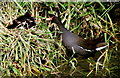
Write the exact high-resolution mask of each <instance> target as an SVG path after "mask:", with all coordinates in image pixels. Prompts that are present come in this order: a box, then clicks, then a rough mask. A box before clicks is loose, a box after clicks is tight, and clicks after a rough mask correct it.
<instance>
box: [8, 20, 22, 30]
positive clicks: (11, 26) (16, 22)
mask: <svg viewBox="0 0 120 78" xmlns="http://www.w3.org/2000/svg"><path fill="white" fill-rule="evenodd" d="M20 24H21V22H20V21H18V20H13V24H12V25H9V26H7V28H8V29H13V28H15V27H17V26H18V25H20Z"/></svg>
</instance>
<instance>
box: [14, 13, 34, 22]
mask: <svg viewBox="0 0 120 78" xmlns="http://www.w3.org/2000/svg"><path fill="white" fill-rule="evenodd" d="M31 17H32V13H31V12H29V11H28V12H26V13H25V14H24V15H22V16H20V17H18V18H17V19H16V20H18V21H20V22H24V21H26V19H29V18H31Z"/></svg>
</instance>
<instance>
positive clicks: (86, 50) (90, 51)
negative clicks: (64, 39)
mask: <svg viewBox="0 0 120 78" xmlns="http://www.w3.org/2000/svg"><path fill="white" fill-rule="evenodd" d="M78 47H79V48H81V49H83V50H85V51H89V52H92V50H88V49H84V48H83V47H80V46H78Z"/></svg>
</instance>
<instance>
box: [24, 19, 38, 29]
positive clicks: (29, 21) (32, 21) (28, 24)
mask: <svg viewBox="0 0 120 78" xmlns="http://www.w3.org/2000/svg"><path fill="white" fill-rule="evenodd" d="M35 25H36V22H35V18H34V17H31V18H29V19H27V20H26V24H25V26H24V27H25V28H26V29H29V28H31V27H32V26H35Z"/></svg>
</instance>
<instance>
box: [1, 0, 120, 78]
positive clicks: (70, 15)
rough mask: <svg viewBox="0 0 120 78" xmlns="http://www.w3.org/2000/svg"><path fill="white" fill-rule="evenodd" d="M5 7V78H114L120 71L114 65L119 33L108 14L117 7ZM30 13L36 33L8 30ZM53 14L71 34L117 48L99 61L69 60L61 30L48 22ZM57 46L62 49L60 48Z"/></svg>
mask: <svg viewBox="0 0 120 78" xmlns="http://www.w3.org/2000/svg"><path fill="white" fill-rule="evenodd" d="M1 5H2V8H1V9H0V10H1V17H2V18H1V19H0V51H1V52H0V65H1V67H0V74H1V76H33V75H34V76H41V75H42V76H48V75H56V76H60V75H61V74H62V75H67V76H68V75H71V76H114V74H115V73H114V72H116V71H117V70H118V69H119V65H118V66H115V64H117V61H116V62H114V60H115V59H116V57H118V55H114V54H117V46H118V41H117V39H116V32H118V30H117V29H116V28H115V25H114V24H113V23H112V20H111V18H110V16H109V13H108V12H109V11H110V10H111V9H112V8H113V7H114V4H112V5H110V4H108V3H105V4H104V3H101V2H98V3H94V2H90V3H85V2H81V3H79V2H78V3H73V2H68V3H30V2H21V3H20V2H10V3H7V2H2V3H1ZM4 5H5V6H4ZM106 5H107V8H106ZM13 6H14V7H13ZM56 6H57V7H56ZM94 7H96V8H94ZM46 8H47V9H46ZM55 8H57V9H59V13H57V12H56V11H54V10H55ZM26 10H30V11H31V12H32V13H33V14H34V17H35V18H36V20H37V21H36V22H37V26H36V27H35V28H34V29H28V30H26V29H24V30H22V29H17V28H16V29H12V30H8V29H6V26H7V25H8V24H9V22H11V21H12V20H13V19H14V18H17V17H18V16H20V15H22V14H24V13H25V11H26ZM49 12H50V13H56V14H58V15H60V18H61V19H62V22H63V23H65V27H66V28H67V29H68V30H70V31H71V32H73V33H76V34H78V35H80V36H82V37H83V38H85V39H88V38H90V39H92V38H98V37H103V39H105V42H106V43H108V44H109V43H112V45H110V47H113V48H110V47H109V48H108V49H106V50H104V51H101V52H100V55H99V56H98V57H97V59H96V60H97V61H95V60H94V59H92V58H89V59H79V58H74V57H72V58H70V59H67V58H66V50H65V48H64V46H62V40H61V37H58V35H57V34H60V33H59V29H58V28H57V26H56V25H55V24H51V23H48V22H46V21H44V19H45V18H46V17H47V14H48V13H49ZM51 25H54V26H55V30H53V31H52V32H51V31H50V30H49V27H51ZM56 38H59V39H56ZM55 44H57V45H58V48H56V45H55ZM118 60H119V59H118ZM112 72H113V73H112ZM78 74H79V75H78Z"/></svg>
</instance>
